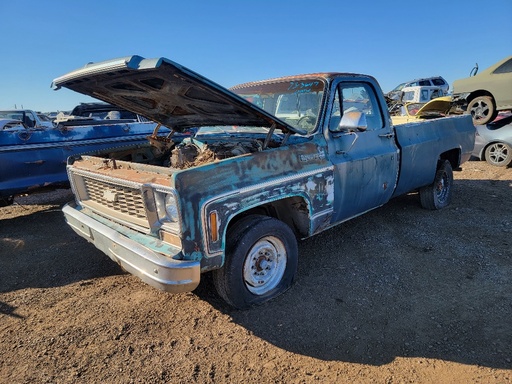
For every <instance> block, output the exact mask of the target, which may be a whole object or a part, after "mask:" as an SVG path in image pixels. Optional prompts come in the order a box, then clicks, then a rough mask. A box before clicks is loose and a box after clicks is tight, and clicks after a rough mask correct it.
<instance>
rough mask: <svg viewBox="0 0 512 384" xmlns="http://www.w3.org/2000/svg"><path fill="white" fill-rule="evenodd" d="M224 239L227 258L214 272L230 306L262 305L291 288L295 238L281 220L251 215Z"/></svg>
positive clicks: (221, 294)
mask: <svg viewBox="0 0 512 384" xmlns="http://www.w3.org/2000/svg"><path fill="white" fill-rule="evenodd" d="M227 236H228V237H227V240H226V243H227V244H226V260H225V263H224V266H223V267H222V268H221V269H218V270H215V271H213V282H214V285H215V288H216V289H217V292H218V293H219V295H220V296H221V297H222V298H223V299H224V300H225V301H226V302H227V303H228V304H230V305H231V306H233V307H235V308H238V309H246V308H249V307H251V306H254V305H259V304H263V303H265V302H266V301H268V300H271V299H273V298H275V297H276V296H278V295H280V294H281V293H283V292H285V291H286V290H287V289H288V288H290V287H291V285H292V283H293V280H294V278H295V273H296V271H297V258H298V250H297V241H296V239H295V235H294V234H293V231H292V230H291V229H290V227H289V226H288V225H286V224H285V223H283V222H282V221H280V220H277V219H274V218H271V217H266V216H260V215H251V216H248V217H246V218H243V219H241V220H240V221H239V222H237V223H235V224H234V226H233V228H231V229H230V230H229V232H228V235H227Z"/></svg>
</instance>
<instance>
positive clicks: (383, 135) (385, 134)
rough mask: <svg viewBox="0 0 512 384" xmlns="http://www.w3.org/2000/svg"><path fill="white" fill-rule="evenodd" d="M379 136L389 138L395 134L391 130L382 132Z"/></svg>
mask: <svg viewBox="0 0 512 384" xmlns="http://www.w3.org/2000/svg"><path fill="white" fill-rule="evenodd" d="M379 137H385V138H387V139H391V138H392V137H395V134H394V133H393V132H388V133H383V134H382V135H379Z"/></svg>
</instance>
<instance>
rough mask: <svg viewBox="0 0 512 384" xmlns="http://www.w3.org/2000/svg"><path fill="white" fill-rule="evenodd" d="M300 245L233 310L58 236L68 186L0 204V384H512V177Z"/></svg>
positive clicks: (468, 185) (466, 172)
mask: <svg viewBox="0 0 512 384" xmlns="http://www.w3.org/2000/svg"><path fill="white" fill-rule="evenodd" d="M455 178H456V180H455V186H454V199H453V203H452V205H451V206H449V207H448V208H447V209H444V210H441V211H426V210H423V209H422V208H421V207H420V205H419V199H418V196H417V195H416V194H410V195H407V196H403V197H400V198H397V199H394V200H392V201H391V202H390V203H389V204H387V205H386V206H384V207H381V208H379V209H377V210H375V211H372V212H370V213H368V214H366V215H364V216H361V217H359V218H357V219H354V220H352V221H350V222H347V223H345V224H342V225H341V226H338V227H336V228H334V229H331V230H329V231H326V232H324V233H322V234H320V235H318V236H316V237H313V238H310V239H307V240H305V241H303V242H301V243H300V245H299V252H300V255H299V271H298V278H297V282H296V284H295V285H294V286H293V288H292V289H291V290H289V291H288V292H287V293H286V294H284V295H282V296H281V297H279V298H278V299H276V300H274V301H272V302H270V303H268V304H266V305H264V306H261V307H258V308H254V309H251V310H248V311H237V310H233V309H231V308H229V307H228V306H227V305H226V304H224V302H223V301H222V300H221V299H220V298H219V297H218V296H217V295H216V293H215V291H214V289H213V284H212V282H211V280H210V277H209V276H208V275H206V276H204V279H203V280H202V282H201V285H200V286H199V288H198V289H197V290H196V291H195V292H192V293H187V294H177V295H171V294H167V293H163V292H160V291H158V290H156V289H154V288H151V287H149V286H148V285H145V284H144V283H142V282H141V281H139V280H138V279H137V278H136V277H133V276H131V275H128V274H125V273H123V272H122V271H121V270H120V269H119V268H118V266H117V265H116V264H114V263H113V262H112V261H111V260H110V259H109V258H108V257H107V256H105V255H104V254H102V253H101V252H100V251H98V250H96V248H94V247H93V246H92V245H90V244H88V243H87V242H86V241H85V240H83V239H82V238H80V237H78V236H77V235H75V234H74V232H72V230H71V229H70V228H68V226H67V225H66V224H65V222H64V218H63V215H62V213H61V211H60V208H61V206H62V205H63V204H64V203H65V202H66V201H68V200H71V194H70V192H69V190H59V191H55V192H53V193H44V194H38V195H31V196H26V197H19V198H17V199H16V202H17V204H15V205H13V206H10V207H5V208H0V382H2V383H164V382H165V383H242V382H243V383H271V382H273V383H313V382H320V383H353V382H363V383H368V382H371V383H508V382H512V169H510V168H509V169H502V168H496V167H492V166H489V165H487V164H486V163H485V162H468V163H466V164H464V165H463V170H462V171H461V172H455Z"/></svg>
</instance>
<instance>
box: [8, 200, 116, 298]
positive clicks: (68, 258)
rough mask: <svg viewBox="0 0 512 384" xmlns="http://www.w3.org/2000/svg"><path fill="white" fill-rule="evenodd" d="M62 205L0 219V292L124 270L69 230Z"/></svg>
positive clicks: (101, 275)
mask: <svg viewBox="0 0 512 384" xmlns="http://www.w3.org/2000/svg"><path fill="white" fill-rule="evenodd" d="M62 205H63V203H62V204H60V205H50V206H49V207H48V209H45V210H39V211H36V212H32V213H29V214H26V215H24V216H17V217H14V218H7V219H2V220H1V221H0V293H5V292H10V291H14V290H19V289H24V288H51V287H59V286H64V285H67V284H70V283H73V282H78V281H83V280H88V279H93V278H97V277H104V276H111V275H116V274H122V273H124V272H123V271H122V270H121V268H120V267H119V266H118V265H117V264H115V263H113V262H111V260H110V259H109V258H108V257H106V256H105V255H104V254H103V253H102V252H101V251H99V250H98V249H96V248H95V247H94V246H93V245H92V244H89V243H87V242H86V241H84V240H83V239H82V238H81V237H79V236H78V235H76V234H75V232H73V230H72V229H71V228H70V227H69V226H68V225H67V223H66V221H65V220H64V215H63V213H62V211H61V208H62ZM21 209H24V208H21Z"/></svg>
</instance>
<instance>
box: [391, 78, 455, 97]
mask: <svg viewBox="0 0 512 384" xmlns="http://www.w3.org/2000/svg"><path fill="white" fill-rule="evenodd" d="M419 86H422V87H438V88H440V89H441V90H442V93H443V94H442V95H439V96H440V97H441V96H446V95H447V94H448V89H449V88H450V85H449V84H448V82H447V81H446V80H445V79H444V78H442V77H441V76H433V77H424V78H421V79H415V80H410V81H406V82H405V83H401V84H398V85H397V86H396V87H395V88H393V89H392V90H391V91H389V92H388V93H387V94H386V96H387V97H389V98H390V99H393V100H396V99H400V95H401V92H402V91H403V89H404V88H408V87H419Z"/></svg>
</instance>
